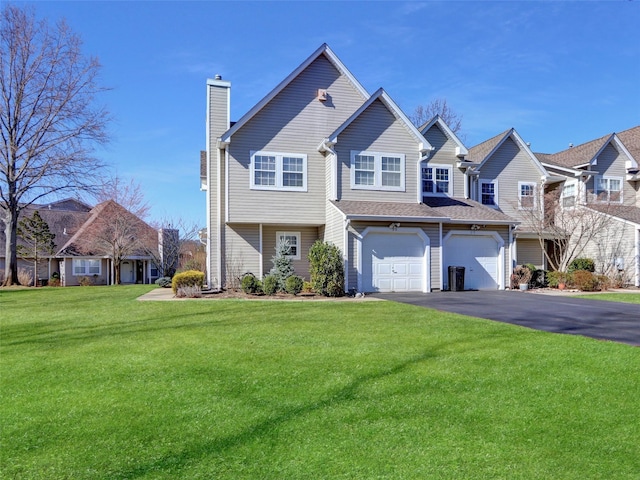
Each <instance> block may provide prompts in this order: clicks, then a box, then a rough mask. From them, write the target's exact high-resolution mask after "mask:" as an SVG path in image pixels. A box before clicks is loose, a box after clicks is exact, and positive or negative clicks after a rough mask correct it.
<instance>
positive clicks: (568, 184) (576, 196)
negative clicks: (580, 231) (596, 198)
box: [560, 181, 580, 208]
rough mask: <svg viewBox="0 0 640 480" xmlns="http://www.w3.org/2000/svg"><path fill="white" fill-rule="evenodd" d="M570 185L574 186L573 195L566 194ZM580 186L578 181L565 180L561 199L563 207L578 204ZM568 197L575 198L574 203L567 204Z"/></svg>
mask: <svg viewBox="0 0 640 480" xmlns="http://www.w3.org/2000/svg"><path fill="white" fill-rule="evenodd" d="M568 187H573V195H566V194H565V189H566V188H568ZM579 190H580V189H579V186H578V182H577V181H571V182H569V181H565V182H564V184H563V185H562V190H561V191H560V200H561V205H562V207H563V208H572V207H575V206H576V205H578V195H579ZM568 198H573V205H565V201H566V199H568Z"/></svg>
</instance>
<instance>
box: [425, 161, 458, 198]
mask: <svg viewBox="0 0 640 480" xmlns="http://www.w3.org/2000/svg"><path fill="white" fill-rule="evenodd" d="M451 178H452V168H451V166H450V165H425V166H423V167H422V193H423V195H430V196H431V195H441V196H442V195H444V196H448V195H451V194H452V186H451Z"/></svg>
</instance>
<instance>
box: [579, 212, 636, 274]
mask: <svg viewBox="0 0 640 480" xmlns="http://www.w3.org/2000/svg"><path fill="white" fill-rule="evenodd" d="M637 229H638V226H637V225H634V224H629V223H625V222H623V221H620V220H615V219H611V222H608V223H607V225H606V226H605V227H604V228H603V229H602V230H601V231H600V233H599V235H598V236H597V237H596V238H594V239H593V240H592V241H590V242H589V243H588V244H587V245H586V246H585V247H584V249H583V250H582V251H581V252H580V254H579V255H578V256H580V257H587V258H591V259H592V260H593V261H594V262H595V265H596V273H602V274H606V275H613V276H615V274H618V273H619V274H620V275H622V276H623V278H624V279H625V280H626V281H627V282H629V283H634V281H635V278H634V277H635V269H636V262H637V261H638V259H637V258H636V255H637V251H636V248H637V247H636V244H635V242H636V230H637ZM616 258H622V259H623V262H624V271H622V272H618V271H617V269H615V266H614V263H613V259H616Z"/></svg>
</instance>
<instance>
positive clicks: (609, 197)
mask: <svg viewBox="0 0 640 480" xmlns="http://www.w3.org/2000/svg"><path fill="white" fill-rule="evenodd" d="M596 198H597V199H598V201H599V202H613V203H620V202H622V177H596Z"/></svg>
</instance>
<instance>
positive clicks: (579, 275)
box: [573, 270, 600, 292]
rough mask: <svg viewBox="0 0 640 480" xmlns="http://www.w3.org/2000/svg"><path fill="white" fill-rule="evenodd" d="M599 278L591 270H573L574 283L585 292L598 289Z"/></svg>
mask: <svg viewBox="0 0 640 480" xmlns="http://www.w3.org/2000/svg"><path fill="white" fill-rule="evenodd" d="M599 283H600V282H598V278H597V277H596V276H595V275H594V274H593V273H591V272H590V271H589V270H576V271H575V272H573V284H574V285H575V286H576V288H578V289H580V290H582V291H583V292H593V291H595V290H598V284H599Z"/></svg>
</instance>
